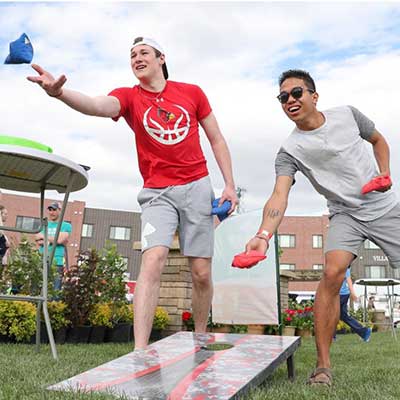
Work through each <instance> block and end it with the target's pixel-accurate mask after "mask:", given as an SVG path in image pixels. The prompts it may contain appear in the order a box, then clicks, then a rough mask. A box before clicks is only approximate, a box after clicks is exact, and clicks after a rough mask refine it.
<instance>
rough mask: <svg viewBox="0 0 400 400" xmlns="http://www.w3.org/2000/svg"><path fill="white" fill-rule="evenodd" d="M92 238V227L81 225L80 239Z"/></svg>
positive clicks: (90, 225)
mask: <svg viewBox="0 0 400 400" xmlns="http://www.w3.org/2000/svg"><path fill="white" fill-rule="evenodd" d="M92 236H93V225H92V224H83V225H82V237H88V238H91V237H92Z"/></svg>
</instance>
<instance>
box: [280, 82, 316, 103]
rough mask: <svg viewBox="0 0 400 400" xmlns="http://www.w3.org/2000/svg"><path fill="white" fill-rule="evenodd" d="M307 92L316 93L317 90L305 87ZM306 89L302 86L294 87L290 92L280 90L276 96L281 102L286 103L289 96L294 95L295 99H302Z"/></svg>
mask: <svg viewBox="0 0 400 400" xmlns="http://www.w3.org/2000/svg"><path fill="white" fill-rule="evenodd" d="M305 90H307V92H310V93H315V90H312V89H305ZM303 92H304V89H303V88H302V87H301V86H296V87H294V88H293V89H292V90H291V91H290V93H288V92H280V93H279V94H278V96H276V98H277V99H278V100H279V101H280V103H281V104H286V103H287V102H288V100H289V96H292V97H293V98H294V99H296V100H297V99H300V98H301V97H302V96H303Z"/></svg>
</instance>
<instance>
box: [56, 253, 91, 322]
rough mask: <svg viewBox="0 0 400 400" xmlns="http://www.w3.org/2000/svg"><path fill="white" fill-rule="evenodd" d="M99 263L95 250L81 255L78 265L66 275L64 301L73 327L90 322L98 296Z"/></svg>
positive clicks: (63, 292) (71, 268) (72, 267)
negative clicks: (96, 291) (91, 312)
mask: <svg viewBox="0 0 400 400" xmlns="http://www.w3.org/2000/svg"><path fill="white" fill-rule="evenodd" d="M98 261H99V258H98V254H97V252H96V250H95V249H92V250H90V251H89V252H87V253H85V254H81V255H80V257H79V258H78V263H77V264H76V265H72V266H71V267H70V269H69V270H68V271H67V272H66V273H65V277H64V290H63V291H62V298H63V301H64V302H65V303H66V305H67V315H66V316H67V318H68V319H69V320H70V321H71V324H72V326H74V327H75V326H82V325H85V324H86V323H87V322H88V318H89V313H90V311H91V309H92V307H93V306H94V303H95V299H96V295H95V290H96V285H97V283H96V267H97V263H98Z"/></svg>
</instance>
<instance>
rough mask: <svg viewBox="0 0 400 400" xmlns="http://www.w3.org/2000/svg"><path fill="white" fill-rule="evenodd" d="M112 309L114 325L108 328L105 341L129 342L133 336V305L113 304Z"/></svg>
mask: <svg viewBox="0 0 400 400" xmlns="http://www.w3.org/2000/svg"><path fill="white" fill-rule="evenodd" d="M111 311H112V313H111V323H112V327H111V328H107V330H106V335H105V341H106V342H117V343H122V342H129V341H130V340H132V337H133V334H132V331H133V305H132V304H127V303H124V304H121V305H119V307H118V308H116V307H115V306H114V307H113V306H111Z"/></svg>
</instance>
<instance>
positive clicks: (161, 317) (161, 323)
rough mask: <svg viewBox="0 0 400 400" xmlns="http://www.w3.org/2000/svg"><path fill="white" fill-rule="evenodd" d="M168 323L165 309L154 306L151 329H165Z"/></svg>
mask: <svg viewBox="0 0 400 400" xmlns="http://www.w3.org/2000/svg"><path fill="white" fill-rule="evenodd" d="M168 323H169V315H168V312H167V311H166V310H164V308H162V307H157V308H156V313H155V315H154V320H153V329H157V330H161V329H165V328H166V326H167V325H168Z"/></svg>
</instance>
